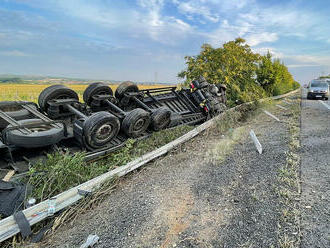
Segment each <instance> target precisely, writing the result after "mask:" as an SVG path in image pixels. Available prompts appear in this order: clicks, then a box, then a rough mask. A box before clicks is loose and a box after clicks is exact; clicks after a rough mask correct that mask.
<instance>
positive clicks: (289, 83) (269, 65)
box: [178, 38, 299, 104]
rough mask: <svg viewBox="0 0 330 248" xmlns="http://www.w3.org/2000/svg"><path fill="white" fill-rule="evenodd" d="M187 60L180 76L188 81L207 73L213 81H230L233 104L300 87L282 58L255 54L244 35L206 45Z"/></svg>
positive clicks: (207, 77)
mask: <svg viewBox="0 0 330 248" xmlns="http://www.w3.org/2000/svg"><path fill="white" fill-rule="evenodd" d="M185 60H186V66H187V67H186V69H185V70H183V71H181V72H180V73H179V74H178V77H180V78H185V79H186V80H185V82H186V83H189V82H191V81H192V80H194V79H196V78H199V77H200V76H203V77H204V78H205V79H206V80H207V81H208V82H209V83H223V84H226V86H227V91H228V100H229V104H233V103H234V102H235V101H236V100H239V101H240V102H247V101H252V100H255V99H259V98H262V97H265V96H266V95H273V94H277V93H278V92H284V91H290V90H291V89H292V88H294V87H297V85H295V86H294V84H295V83H296V82H294V80H293V78H292V76H291V74H290V73H289V71H288V70H287V68H286V67H285V66H284V65H283V64H282V63H281V62H280V61H277V60H274V61H272V58H271V54H270V53H268V54H267V55H265V56H261V55H260V54H257V53H253V51H252V50H251V48H250V46H248V45H247V44H246V43H245V40H244V39H242V38H237V39H235V40H234V41H229V42H227V43H225V44H224V45H223V46H222V47H219V48H213V47H212V46H211V45H209V44H204V45H202V47H201V52H200V54H198V55H196V56H186V57H185ZM296 84H297V83H296ZM298 85H299V84H298Z"/></svg>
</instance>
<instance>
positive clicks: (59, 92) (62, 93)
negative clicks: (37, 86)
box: [38, 84, 79, 113]
mask: <svg viewBox="0 0 330 248" xmlns="http://www.w3.org/2000/svg"><path fill="white" fill-rule="evenodd" d="M56 99H75V100H77V101H78V100H79V97H78V94H77V93H76V92H75V91H74V90H72V89H70V88H68V87H66V86H64V85H60V84H59V85H52V86H49V87H48V88H46V89H44V90H43V91H42V92H41V93H40V95H39V98H38V103H39V107H40V109H41V110H42V111H43V112H44V113H47V110H48V107H49V104H48V102H49V101H51V100H56Z"/></svg>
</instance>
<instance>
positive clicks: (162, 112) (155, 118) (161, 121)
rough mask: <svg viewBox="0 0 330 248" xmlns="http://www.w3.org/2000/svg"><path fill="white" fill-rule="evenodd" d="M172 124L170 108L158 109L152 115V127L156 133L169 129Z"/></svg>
mask: <svg viewBox="0 0 330 248" xmlns="http://www.w3.org/2000/svg"><path fill="white" fill-rule="evenodd" d="M170 122H171V110H169V109H168V108H165V107H162V108H158V109H156V110H155V111H154V112H153V113H152V114H151V127H152V129H153V130H154V131H159V130H163V129H165V128H167V127H168V125H169V124H170Z"/></svg>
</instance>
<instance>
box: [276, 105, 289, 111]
mask: <svg viewBox="0 0 330 248" xmlns="http://www.w3.org/2000/svg"><path fill="white" fill-rule="evenodd" d="M276 106H277V107H279V108H280V109H284V110H288V109H287V108H286V107H283V106H281V105H279V104H276Z"/></svg>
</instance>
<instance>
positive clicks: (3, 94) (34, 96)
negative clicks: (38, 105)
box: [0, 84, 166, 102]
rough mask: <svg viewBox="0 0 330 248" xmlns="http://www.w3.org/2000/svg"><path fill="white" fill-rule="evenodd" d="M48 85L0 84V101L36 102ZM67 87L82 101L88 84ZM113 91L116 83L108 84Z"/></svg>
mask: <svg viewBox="0 0 330 248" xmlns="http://www.w3.org/2000/svg"><path fill="white" fill-rule="evenodd" d="M48 86H50V85H49V84H0V101H19V100H21V101H31V102H37V101H38V96H39V94H40V92H41V91H42V90H43V89H45V88H47V87H48ZM67 86H68V87H69V88H71V89H73V90H74V91H76V92H77V93H78V95H79V99H80V100H81V101H82V94H83V92H84V90H85V89H86V87H87V86H88V85H86V84H68V85H67ZM110 87H111V89H112V90H113V92H115V90H116V88H117V87H118V85H115V84H113V85H110ZM161 87H166V85H162V84H158V85H157V84H155V85H139V89H148V88H161Z"/></svg>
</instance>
